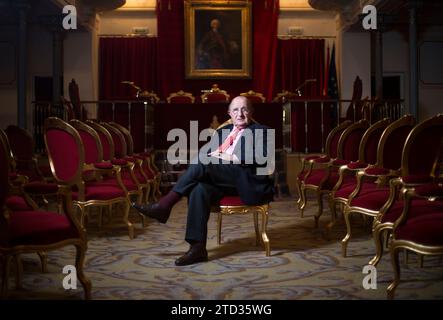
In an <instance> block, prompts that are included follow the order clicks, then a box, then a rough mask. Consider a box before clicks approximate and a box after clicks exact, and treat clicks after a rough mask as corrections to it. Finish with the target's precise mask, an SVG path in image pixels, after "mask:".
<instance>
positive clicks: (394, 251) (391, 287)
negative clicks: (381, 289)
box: [387, 248, 400, 300]
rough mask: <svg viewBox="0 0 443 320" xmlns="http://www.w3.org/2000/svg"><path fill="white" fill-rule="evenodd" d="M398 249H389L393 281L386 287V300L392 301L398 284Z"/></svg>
mask: <svg viewBox="0 0 443 320" xmlns="http://www.w3.org/2000/svg"><path fill="white" fill-rule="evenodd" d="M399 251H400V248H393V249H391V263H392V269H393V270H394V281H393V282H392V283H391V284H390V285H389V286H388V289H387V293H388V299H391V300H392V299H394V294H395V289H396V288H397V286H398V284H399V282H400V264H399V259H398V254H399Z"/></svg>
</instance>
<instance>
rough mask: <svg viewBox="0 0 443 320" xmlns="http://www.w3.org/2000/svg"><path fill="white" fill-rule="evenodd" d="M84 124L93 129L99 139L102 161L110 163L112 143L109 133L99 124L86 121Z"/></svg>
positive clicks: (112, 149)
mask: <svg viewBox="0 0 443 320" xmlns="http://www.w3.org/2000/svg"><path fill="white" fill-rule="evenodd" d="M86 124H87V125H88V126H90V127H91V128H93V129H94V130H95V131H96V132H97V134H98V137H99V138H100V142H101V145H102V151H103V160H105V161H110V160H112V159H114V153H115V152H114V142H113V140H112V136H111V134H110V133H109V131H108V129H106V128H105V127H103V126H102V125H101V124H99V123H97V122H95V121H92V120H87V121H86Z"/></svg>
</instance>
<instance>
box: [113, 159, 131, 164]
mask: <svg viewBox="0 0 443 320" xmlns="http://www.w3.org/2000/svg"><path fill="white" fill-rule="evenodd" d="M112 164H115V165H117V166H125V165H127V164H128V161H126V160H125V159H112Z"/></svg>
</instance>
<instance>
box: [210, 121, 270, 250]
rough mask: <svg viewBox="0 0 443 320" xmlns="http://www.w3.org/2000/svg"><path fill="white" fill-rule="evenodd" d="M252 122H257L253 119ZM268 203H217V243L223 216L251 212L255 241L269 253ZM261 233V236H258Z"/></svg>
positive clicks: (219, 242) (225, 123)
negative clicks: (236, 204)
mask: <svg viewBox="0 0 443 320" xmlns="http://www.w3.org/2000/svg"><path fill="white" fill-rule="evenodd" d="M252 121H253V122H255V123H257V121H255V120H254V119H252ZM230 124H232V119H228V120H226V121H225V122H223V123H222V124H221V125H220V126H219V127H218V128H217V130H219V129H222V128H224V127H225V126H227V125H230ZM269 207H270V206H269V203H266V204H262V205H240V206H234V205H219V206H217V207H214V208H213V210H212V211H213V212H217V214H218V215H217V244H221V232H222V220H223V216H224V215H226V216H229V215H233V214H251V213H252V214H253V218H254V230H255V243H256V245H257V246H258V245H259V244H260V242H262V243H263V246H264V248H265V253H266V256H267V257H269V256H270V255H271V244H270V241H269V237H268V234H267V226H268V218H269ZM259 214H260V215H261V217H262V219H261V231H260V230H259V227H258V215H259ZM260 235H261V236H260Z"/></svg>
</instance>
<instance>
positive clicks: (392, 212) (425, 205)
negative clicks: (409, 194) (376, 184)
mask: <svg viewBox="0 0 443 320" xmlns="http://www.w3.org/2000/svg"><path fill="white" fill-rule="evenodd" d="M403 207H404V200H396V201H395V202H394V204H393V205H392V207H391V209H389V210H388V211H387V212H386V213H385V214H384V215H383V218H382V220H381V222H382V223H385V222H392V223H393V222H395V220H397V219H398V218H399V217H400V215H401V214H402V212H403ZM438 211H440V212H443V201H432V202H431V201H428V200H426V199H412V200H411V205H410V207H409V212H408V219H413V218H416V217H420V216H422V215H425V214H429V213H435V212H438Z"/></svg>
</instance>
